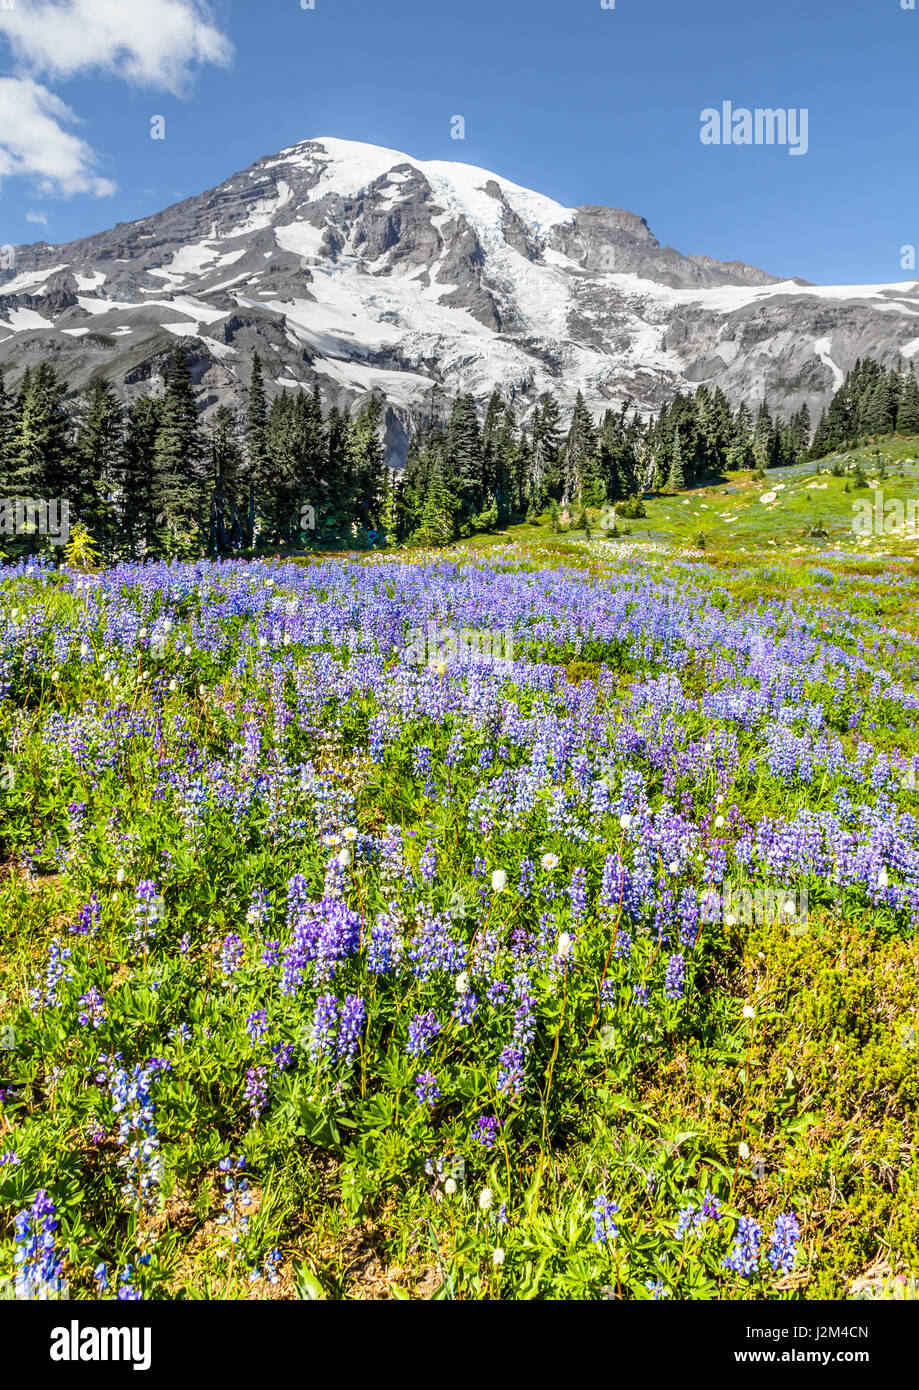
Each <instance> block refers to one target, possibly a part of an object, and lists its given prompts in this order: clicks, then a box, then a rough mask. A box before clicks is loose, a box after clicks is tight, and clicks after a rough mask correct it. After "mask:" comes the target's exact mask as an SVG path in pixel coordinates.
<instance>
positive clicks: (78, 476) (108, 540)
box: [68, 380, 124, 559]
mask: <svg viewBox="0 0 919 1390" xmlns="http://www.w3.org/2000/svg"><path fill="white" fill-rule="evenodd" d="M123 440H124V411H123V409H122V406H121V402H120V401H119V400H118V397H117V396H116V395H115V392H114V391H113V389H112V387H111V386H110V385H109V383H108V382H107V381H101V380H97V381H95V382H94V383H93V384H92V386H91V387H90V388H89V391H88V392H87V394H86V398H85V402H84V407H83V412H82V416H81V418H80V421H79V424H78V426H77V431H76V437H75V439H74V444H73V451H72V455H71V470H70V475H71V476H70V486H69V489H68V491H69V495H70V504H71V509H72V519H73V520H74V521H75V522H78V523H79V524H80V525H82V526H83V527H85V529H86V531H87V532H88V534H89V535H90V536H91V538H92V540H93V543H94V544H95V545H96V546H97V547H98V549H99V552H100V554H101V555H102V556H103V558H105V559H111V558H112V555H113V553H114V547H115V539H116V534H117V529H118V527H117V521H116V510H115V509H116V491H117V490H118V488H119V485H120V482H121V476H122V471H123V453H122V450H123Z"/></svg>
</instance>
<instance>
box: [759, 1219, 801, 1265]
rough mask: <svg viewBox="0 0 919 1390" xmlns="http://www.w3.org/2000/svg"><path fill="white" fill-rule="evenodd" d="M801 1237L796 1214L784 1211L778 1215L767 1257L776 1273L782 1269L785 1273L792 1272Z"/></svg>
mask: <svg viewBox="0 0 919 1390" xmlns="http://www.w3.org/2000/svg"><path fill="white" fill-rule="evenodd" d="M800 1239H801V1225H800V1222H799V1221H798V1218H797V1217H796V1216H794V1215H793V1214H791V1213H789V1212H782V1213H781V1215H780V1216H777V1217H776V1221H775V1226H774V1228H773V1231H772V1236H771V1237H770V1241H769V1249H768V1250H767V1251H766V1259H767V1260H768V1261H769V1263H770V1264H771V1266H772V1268H773V1269H774V1270H775V1271H776V1273H778V1271H779V1270H780V1269H781V1270H783V1271H784V1273H785V1274H790V1273H791V1270H792V1266H793V1265H794V1262H795V1256H796V1255H797V1253H798V1241H799V1240H800Z"/></svg>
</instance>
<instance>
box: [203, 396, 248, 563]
mask: <svg viewBox="0 0 919 1390" xmlns="http://www.w3.org/2000/svg"><path fill="white" fill-rule="evenodd" d="M208 456H209V471H210V490H211V514H210V529H209V533H208V549H209V550H210V552H211V554H212V555H227V554H230V553H231V552H232V551H233V550H236V549H239V548H240V547H241V546H242V545H243V543H244V541H245V539H246V518H245V513H244V510H243V506H244V499H243V496H242V474H243V466H244V460H243V451H242V447H241V443H240V439H239V428H238V424H237V420H236V416H235V415H234V414H233V411H232V410H230V408H229V406H225V405H221V406H219V407H218V408H217V410H216V411H215V412H214V418H213V420H212V421H211V426H210V430H209V431H208Z"/></svg>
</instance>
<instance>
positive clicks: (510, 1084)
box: [498, 1047, 524, 1099]
mask: <svg viewBox="0 0 919 1390" xmlns="http://www.w3.org/2000/svg"><path fill="white" fill-rule="evenodd" d="M523 1064H524V1057H523V1051H522V1049H521V1048H519V1047H505V1048H504V1049H503V1050H502V1052H501V1056H500V1057H499V1058H498V1090H499V1091H500V1092H501V1094H502V1095H506V1096H510V1097H511V1098H512V1099H513V1098H514V1097H515V1096H519V1095H520V1093H521V1091H522V1090H523Z"/></svg>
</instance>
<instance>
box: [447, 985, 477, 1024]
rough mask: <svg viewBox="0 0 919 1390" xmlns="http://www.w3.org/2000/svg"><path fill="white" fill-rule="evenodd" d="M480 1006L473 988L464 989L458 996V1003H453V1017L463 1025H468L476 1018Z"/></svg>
mask: <svg viewBox="0 0 919 1390" xmlns="http://www.w3.org/2000/svg"><path fill="white" fill-rule="evenodd" d="M478 1007H479V1001H478V998H477V997H476V995H474V994H473V992H472V990H471V989H467V990H464V991H462V993H460V994H458V995H457V996H456V1003H455V1004H454V1005H453V1017H454V1019H455V1020H456V1022H457V1023H459V1024H460V1025H461V1026H462V1027H468V1025H469V1024H470V1023H472V1021H473V1019H474V1018H475V1016H476V1012H477V1010H478Z"/></svg>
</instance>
